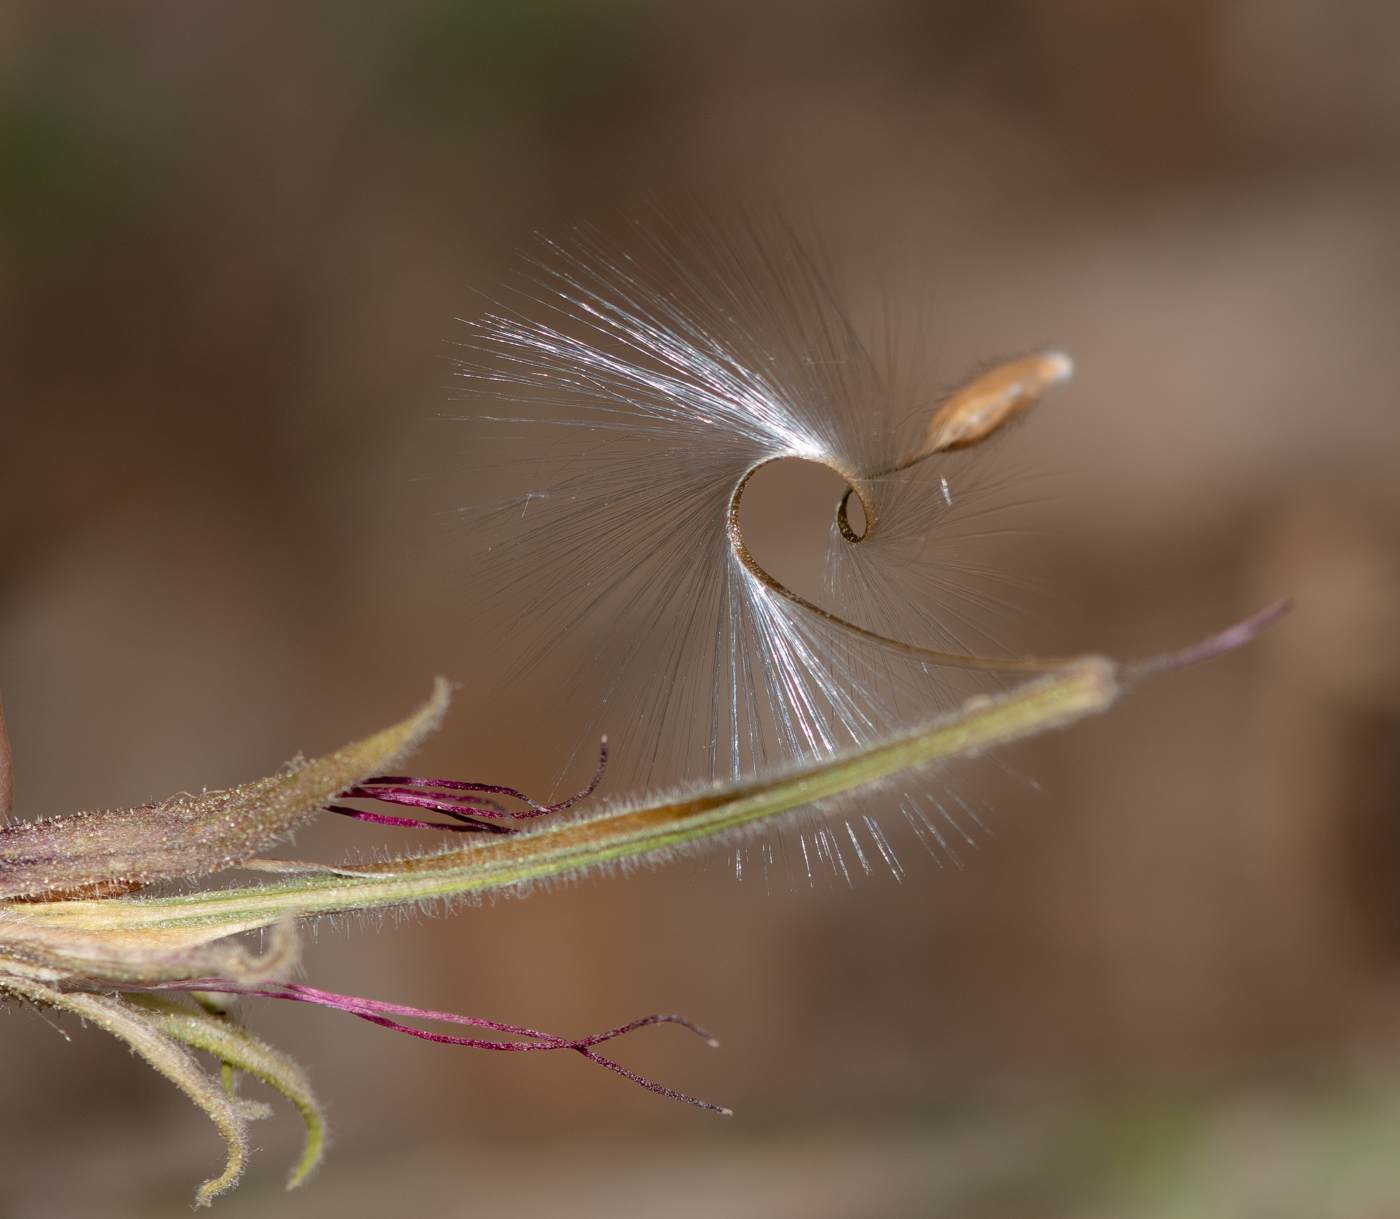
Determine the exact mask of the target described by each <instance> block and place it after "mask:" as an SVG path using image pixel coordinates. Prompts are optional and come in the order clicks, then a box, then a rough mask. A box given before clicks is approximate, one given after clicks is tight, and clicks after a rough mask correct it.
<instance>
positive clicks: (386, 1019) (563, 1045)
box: [156, 979, 733, 1114]
mask: <svg viewBox="0 0 1400 1219" xmlns="http://www.w3.org/2000/svg"><path fill="white" fill-rule="evenodd" d="M156 989H162V990H204V991H217V992H219V993H221V994H229V995H252V996H255V997H257V998H262V999H289V1000H292V1001H294V1002H297V1003H315V1004H317V1005H319V1006H321V1007H331V1008H335V1009H336V1010H337V1011H342V1012H349V1013H350V1014H351V1015H352V1016H358V1017H359V1018H360V1019H361V1020H368V1021H369V1022H370V1023H372V1024H378V1025H381V1026H382V1027H384V1028H387V1029H393V1030H394V1032H396V1033H407V1034H408V1035H409V1036H410V1037H419V1038H421V1039H422V1040H424V1041H436V1042H439V1043H441V1044H445V1045H464V1046H468V1047H470V1048H472V1049H478V1050H500V1051H505V1052H507V1053H509V1052H512V1051H515V1052H527V1051H532V1050H573V1051H575V1052H576V1053H578V1054H582V1055H583V1057H585V1058H587V1059H588V1060H589V1061H590V1062H596V1063H597V1064H598V1065H599V1066H602V1067H607V1068H608V1070H609V1071H615V1072H616V1073H617V1074H618V1075H621V1076H623V1078H625V1079H630V1080H631V1081H632V1082H633V1083H635V1084H640V1085H641V1086H642V1087H643V1088H646V1089H647V1090H648V1091H651V1092H655V1093H657V1094H658V1095H660V1096H667V1097H670V1098H671V1099H672V1100H678V1101H684V1102H685V1103H686V1104H688V1105H696V1106H698V1107H699V1108H701V1109H709V1110H711V1111H712V1112H714V1113H723V1114H732V1113H733V1110H732V1109H726V1108H723V1107H722V1106H720V1105H712V1104H710V1103H709V1102H708V1101H703V1100H698V1099H696V1098H695V1097H693V1096H687V1095H686V1094H685V1093H684V1092H677V1091H676V1090H675V1089H674V1088H667V1087H665V1086H664V1085H663V1084H658V1083H655V1082H654V1081H652V1080H650V1079H647V1078H646V1077H645V1076H642V1075H638V1074H637V1073H636V1072H635V1071H629V1070H628V1069H627V1068H626V1067H624V1066H622V1065H621V1064H620V1063H616V1062H614V1061H613V1060H612V1059H610V1058H604V1057H603V1055H601V1054H598V1053H596V1052H595V1051H594V1050H593V1047H594V1046H596V1045H601V1044H602V1043H603V1042H605V1041H612V1040H613V1039H614V1038H616V1037H621V1036H623V1035H624V1034H626V1033H631V1032H633V1031H634V1030H636V1029H640V1028H645V1027H647V1026H648V1025H652V1024H678V1025H680V1026H681V1027H682V1028H685V1029H689V1030H690V1031H691V1032H692V1033H694V1034H695V1035H696V1036H697V1037H703V1038H704V1039H705V1041H706V1042H708V1043H709V1044H710V1045H712V1046H718V1045H719V1042H718V1041H716V1040H715V1039H714V1038H713V1037H712V1036H710V1034H709V1033H707V1032H706V1031H705V1030H704V1029H702V1028H701V1027H700V1026H699V1025H698V1024H696V1023H695V1022H694V1021H691V1020H687V1019H686V1018H685V1017H684V1016H675V1015H668V1014H665V1013H663V1014H659V1015H654V1016H642V1017H640V1018H639V1019H636V1020H633V1021H631V1022H630V1023H628V1024H622V1025H618V1027H617V1028H612V1029H608V1030H607V1031H606V1032H604V1033H594V1034H593V1035H592V1036H590V1037H577V1038H567V1037H557V1036H555V1035H554V1034H553V1033H542V1032H540V1031H539V1030H538V1029H529V1028H524V1027H522V1026H521V1025H516V1024H503V1023H501V1022H500V1021H496V1020H485V1019H482V1018H481V1017H480V1016H460V1015H458V1014H457V1013H456V1012H434V1011H428V1010H426V1009H424V1008H418V1007H405V1006H404V1005H402V1004H399V1003H384V1002H381V1001H380V1000H378V999H361V998H358V997H356V996H354V995H338V994H335V993H334V992H332V991H325V990H317V989H315V988H314V987H311V986H298V985H296V984H295V983H290V982H287V983H278V984H274V985H270V986H267V987H249V986H236V985H233V984H231V983H228V982H222V981H219V980H217V979H214V980H211V981H197V982H181V983H179V984H178V985H176V984H171V985H169V986H162V987H159V988H156ZM391 1016H406V1017H409V1018H411V1019H414V1020H441V1021H445V1022H447V1023H450V1024H466V1025H470V1026H471V1027H473V1028H482V1029H490V1030H491V1031H492V1032H496V1033H509V1034H510V1035H512V1036H515V1037H524V1038H528V1039H529V1040H526V1041H494V1040H490V1039H488V1038H482V1037H450V1036H448V1035H447V1034H445V1033H430V1032H428V1031H427V1030H425V1029H416V1028H412V1027H410V1026H409V1025H406V1024H400V1023H399V1022H398V1021H397V1020H393V1019H390V1017H391Z"/></svg>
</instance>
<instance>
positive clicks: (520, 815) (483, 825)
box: [326, 737, 608, 834]
mask: <svg viewBox="0 0 1400 1219" xmlns="http://www.w3.org/2000/svg"><path fill="white" fill-rule="evenodd" d="M607 764H608V738H607V737H604V738H603V739H602V741H601V742H600V744H599V747H598V769H597V770H596V771H595V772H594V774H593V781H592V782H591V783H590V784H589V785H588V786H587V787H585V788H584V789H583V790H582V791H581V792H579V793H578V794H577V795H576V796H570V797H569V798H568V799H567V800H561V801H559V803H558V804H536V803H535V801H533V800H531V799H530V797H529V796H527V795H525V793H524V792H520V791H516V789H515V788H513V787H501V786H498V785H497V784H494V783H466V782H463V781H462V780H461V779H422V778H416V777H414V776H412V775H379V776H377V777H375V778H373V779H366V780H365V781H364V782H363V783H360V784H357V785H356V786H354V787H351V788H347V789H346V790H345V791H343V792H341V794H340V797H341V799H343V800H379V801H381V802H382V803H384V804H400V805H404V806H406V807H409V808H421V809H427V810H428V811H429V812H434V813H444V814H446V815H447V816H449V817H451V818H453V820H455V821H459V822H462V824H461V825H444V824H443V823H442V822H440V821H423V820H419V819H418V818H416V817H392V816H389V815H387V814H385V813H366V812H361V811H360V810H359V809H353V808H345V807H343V806H341V805H337V804H328V805H327V806H326V808H327V809H328V810H329V811H330V812H332V813H339V814H340V815H341V816H342V817H353V818H355V820H357V821H371V822H374V823H375V824H377V825H403V826H408V827H410V828H413V829H421V830H444V831H447V832H448V833H456V834H464V833H473V832H475V833H489V834H513V833H514V832H515V831H514V830H513V829H511V828H509V827H508V826H498V825H491V824H489V823H490V822H491V821H502V820H511V821H524V820H529V819H531V818H534V817H545V816H548V815H549V814H550V813H561V812H563V811H564V810H565V809H566V808H572V807H573V806H574V805H575V804H577V803H578V802H579V801H580V800H584V799H587V798H588V797H589V796H591V795H592V794H593V791H594V789H595V788H596V787H597V786H598V784H599V782H600V781H601V780H602V778H603V770H604V768H605V767H606V766H607ZM444 791H448V792H451V791H469V792H490V793H492V794H493V795H497V796H509V797H511V798H512V799H515V800H519V801H520V802H521V803H523V804H527V805H529V809H528V810H526V811H522V812H511V811H510V810H509V809H507V808H506V807H505V806H504V805H502V804H500V803H498V802H497V801H495V800H491V799H476V800H462V799H455V798H453V797H451V796H447V795H443V792H444Z"/></svg>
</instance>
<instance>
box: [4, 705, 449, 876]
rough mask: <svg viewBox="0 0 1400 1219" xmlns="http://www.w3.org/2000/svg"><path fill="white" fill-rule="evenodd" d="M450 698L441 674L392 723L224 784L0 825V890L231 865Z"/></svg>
mask: <svg viewBox="0 0 1400 1219" xmlns="http://www.w3.org/2000/svg"><path fill="white" fill-rule="evenodd" d="M448 698H449V690H448V684H447V682H446V681H444V680H443V679H442V678H439V679H438V682H437V685H436V687H435V688H434V691H433V696H432V698H431V699H429V700H428V702H427V703H426V704H425V705H424V706H423V707H421V708H420V709H419V710H418V711H417V712H416V713H415V714H413V715H411V716H409V717H408V719H406V720H404V721H402V722H401V723H398V724H395V725H394V726H393V727H392V728H386V729H385V730H384V731H383V732H379V733H376V734H375V735H374V736H371V737H367V738H366V739H365V740H363V741H357V742H355V743H354V744H351V745H347V746H345V747H344V748H343V749H338V750H336V751H335V752H334V753H331V754H327V755H326V756H325V757H322V758H317V759H316V760H315V761H312V762H298V763H294V764H292V765H291V766H289V767H288V769H287V770H286V771H285V772H283V773H282V774H279V775H273V776H271V777H270V778H266V779H259V780H258V781H257V782H255V783H245V784H243V785H242V786H241V787H234V788H230V789H229V790H227V791H213V792H204V793H203V794H202V795H198V796H192V795H189V794H188V793H181V794H180V795H177V796H172V797H171V798H170V799H169V800H165V801H163V802H162V803H160V804H150V805H143V806H141V807H138V808H125V809H103V810H101V811H99V812H91V813H74V814H70V815H65V816H59V817H51V818H47V819H45V820H42V821H19V822H11V823H9V824H7V825H0V898H9V899H15V898H21V899H29V900H31V901H48V900H54V899H62V898H84V897H94V898H100V897H103V896H106V895H110V894H117V893H124V892H130V891H131V890H132V889H136V888H140V887H141V886H143V885H147V884H150V883H151V882H153V881H159V880H181V879H188V878H191V877H199V876H207V875H209V874H211V873H213V872H218V871H221V870H223V869H225V868H230V867H233V866H235V865H237V864H239V863H241V862H242V861H243V860H245V859H248V858H250V857H251V856H253V855H256V854H257V853H258V852H259V851H263V850H266V849H267V848H268V847H270V846H271V845H272V844H273V843H275V842H276V841H277V840H278V839H279V838H282V837H284V836H285V835H286V834H287V833H288V832H289V831H290V830H292V829H294V828H295V827H296V826H298V825H300V824H301V823H302V822H304V821H306V820H307V819H308V818H310V817H312V816H314V815H315V814H316V813H317V812H318V811H319V810H320V809H321V808H322V807H324V806H325V805H326V804H327V803H328V802H329V801H331V800H333V799H334V798H335V797H336V796H337V795H338V794H339V793H341V792H343V791H345V790H346V789H347V788H349V787H353V786H354V785H355V784H356V783H359V782H361V781H363V780H364V779H367V778H369V777H370V776H371V775H373V774H376V773H379V772H381V771H383V770H385V769H386V768H388V767H390V766H392V764H393V763H394V762H395V761H396V760H397V759H398V758H400V757H402V756H403V755H404V754H405V753H407V752H408V751H409V750H411V749H412V748H413V747H414V746H415V745H417V744H418V742H419V741H421V740H422V739H423V737H424V736H426V735H427V734H428V733H429V732H431V731H433V729H435V728H436V727H437V726H438V724H439V723H440V722H441V720H442V716H443V713H444V712H445V711H446V710H447V703H448Z"/></svg>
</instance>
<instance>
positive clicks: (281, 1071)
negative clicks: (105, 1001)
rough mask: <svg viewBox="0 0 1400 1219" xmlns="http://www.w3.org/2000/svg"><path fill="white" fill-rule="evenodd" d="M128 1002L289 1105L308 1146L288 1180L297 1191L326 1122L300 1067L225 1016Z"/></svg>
mask: <svg viewBox="0 0 1400 1219" xmlns="http://www.w3.org/2000/svg"><path fill="white" fill-rule="evenodd" d="M129 1002H130V1004H131V1005H132V1006H134V1007H136V1008H138V1009H139V1010H140V1011H141V1012H142V1013H143V1015H144V1016H145V1019H146V1021H147V1023H148V1024H150V1025H151V1026H152V1027H153V1028H155V1029H157V1030H158V1031H159V1032H161V1033H164V1034H165V1035H166V1036H167V1037H173V1038H174V1039H175V1040H176V1041H180V1042H183V1043H184V1044H185V1045H187V1046H191V1047H192V1048H194V1049H196V1050H203V1051H205V1052H206V1053H209V1054H212V1055H214V1057H215V1058H217V1059H218V1060H219V1061H220V1062H221V1063H223V1064H224V1066H225V1067H231V1068H234V1069H235V1070H238V1071H243V1072H244V1073H245V1074H248V1075H251V1076H252V1077H253V1078H254V1079H260V1080H261V1081H262V1082H263V1083H265V1084H267V1085H268V1087H270V1088H275V1089H276V1090H277V1091H278V1092H280V1093H281V1094H282V1095H283V1096H285V1097H286V1098H287V1099H288V1100H289V1101H291V1102H292V1104H293V1105H295V1106H296V1107H297V1109H298V1111H299V1112H300V1113H301V1116H302V1120H303V1121H304V1122H305V1123H306V1144H305V1146H304V1148H303V1150H302V1155H301V1159H300V1160H298V1161H297V1164H296V1165H295V1167H294V1168H293V1169H292V1171H291V1174H290V1175H289V1177H288V1178H287V1188H288V1189H295V1188H296V1187H297V1186H298V1185H300V1184H302V1182H304V1181H305V1180H306V1179H307V1178H308V1177H309V1176H310V1175H311V1174H312V1173H313V1172H314V1171H315V1170H316V1168H317V1167H318V1166H319V1165H320V1163H321V1158H322V1156H323V1155H324V1153H325V1147H326V1119H325V1115H324V1114H323V1113H322V1112H321V1106H320V1104H319V1103H318V1102H317V1100H316V1096H315V1094H314V1093H313V1092H312V1090H311V1081H310V1080H308V1079H307V1077H306V1072H304V1071H303V1070H302V1069H301V1067H299V1066H298V1065H297V1064H296V1063H294V1062H293V1061H292V1060H291V1059H290V1058H288V1057H287V1056H286V1055H285V1054H282V1053H280V1052H279V1051H277V1050H274V1049H273V1048H272V1047H271V1046H270V1045H268V1044H267V1043H266V1042H264V1041H260V1040H259V1039H258V1038H256V1037H254V1036H253V1035H252V1034H251V1033H249V1032H248V1031H247V1030H246V1029H242V1028H240V1027H239V1026H238V1025H236V1024H234V1023H233V1022H232V1021H231V1020H229V1019H228V1018H227V1017H226V1016H223V1015H220V1014H217V1013H215V1012H211V1011H206V1010H205V1009H203V1008H192V1007H189V1006H188V1005H186V1004H184V1003H180V1002H178V1001H177V1000H174V999H167V998H165V997H164V996H161V995H133V996H129ZM225 1091H226V1092H227V1091H228V1089H227V1087H226V1088H225Z"/></svg>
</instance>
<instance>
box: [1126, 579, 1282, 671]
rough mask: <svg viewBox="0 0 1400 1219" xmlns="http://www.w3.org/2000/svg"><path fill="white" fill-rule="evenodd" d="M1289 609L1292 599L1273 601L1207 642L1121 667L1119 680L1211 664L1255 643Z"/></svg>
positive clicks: (1204, 640) (1205, 640)
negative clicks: (1227, 653) (1247, 644)
mask: <svg viewBox="0 0 1400 1219" xmlns="http://www.w3.org/2000/svg"><path fill="white" fill-rule="evenodd" d="M1292 609H1293V598H1292V597H1286V598H1285V599H1284V600H1282V601H1275V602H1274V604H1273V605H1270V606H1268V607H1266V608H1265V609H1262V610H1260V611H1259V612H1258V613H1257V614H1251V615H1250V616H1249V617H1248V618H1245V619H1244V620H1243V621H1240V622H1237V623H1235V624H1234V626H1228V627H1226V628H1225V629H1224V630H1223V631H1219V632H1217V633H1216V634H1214V635H1212V636H1211V637H1210V638H1209V639H1203V640H1201V642H1200V643H1193V644H1192V645H1191V646H1190V647H1188V648H1182V649H1181V650H1180V651H1177V652H1163V653H1162V654H1161V655H1159V656H1152V657H1149V658H1148V659H1147V660H1139V661H1135V662H1134V663H1132V664H1129V665H1125V666H1124V667H1123V679H1124V681H1129V682H1135V681H1138V680H1139V679H1141V678H1144V677H1149V676H1151V675H1152V674H1154V673H1170V672H1171V671H1172V670H1174V669H1184V668H1187V667H1188V666H1189V665H1196V664H1200V663H1201V662H1202V661H1206V660H1214V659H1215V658H1216V657H1217V656H1223V655H1224V654H1225V653H1226V652H1233V651H1234V650H1235V649H1236V648H1238V647H1243V646H1244V645H1245V644H1246V643H1249V642H1250V641H1251V640H1254V639H1257V638H1258V637H1259V636H1260V635H1262V634H1263V633H1264V632H1265V631H1267V630H1268V629H1269V628H1270V627H1271V626H1273V625H1274V624H1275V623H1276V622H1278V621H1280V620H1281V619H1282V618H1284V617H1286V616H1287V614H1288V613H1289V611H1291V610H1292Z"/></svg>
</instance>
